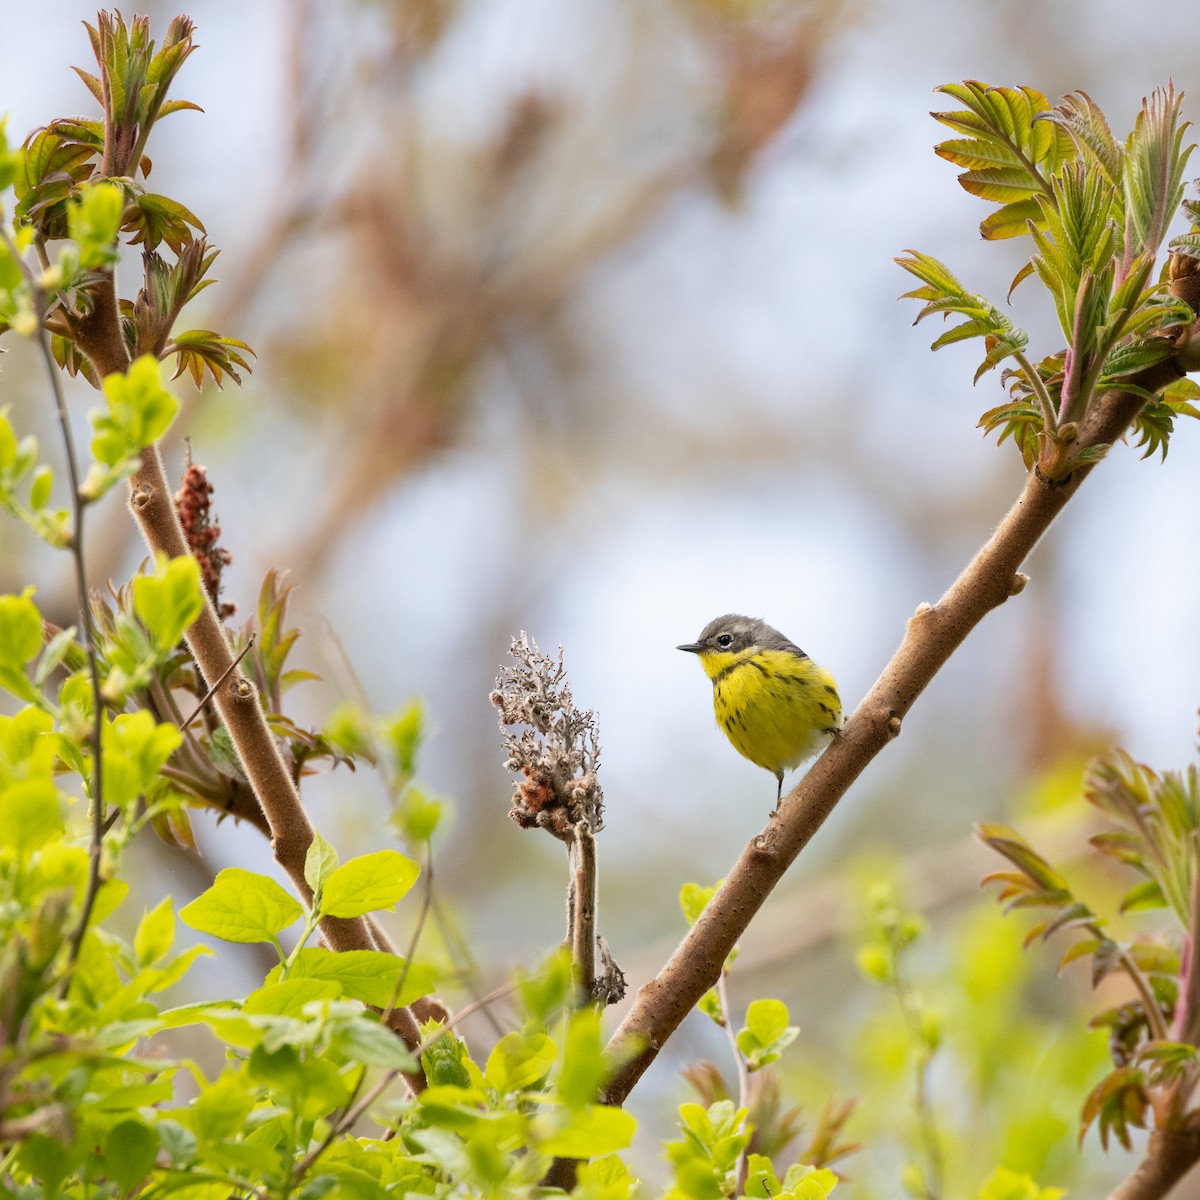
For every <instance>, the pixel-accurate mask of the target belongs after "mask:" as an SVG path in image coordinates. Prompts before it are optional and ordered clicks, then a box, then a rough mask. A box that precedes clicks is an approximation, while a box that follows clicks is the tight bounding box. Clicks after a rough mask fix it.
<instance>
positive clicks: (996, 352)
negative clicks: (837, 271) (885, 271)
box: [895, 250, 1029, 382]
mask: <svg viewBox="0 0 1200 1200" xmlns="http://www.w3.org/2000/svg"><path fill="white" fill-rule="evenodd" d="M895 262H896V264H897V265H898V266H900V267H903V268H904V270H906V271H907V272H909V274H910V275H915V276H916V277H917V278H918V279H919V280H921V282H922V283H923V284H924V285H925V286H924V287H919V288H914V289H913V290H912V291H911V292H905V293H904V296H903V297H902V298H904V299H910V300H924V301H925V302H926V303H925V307H924V308H923V309H921V311H920V312H919V313H918V314H917V321H922V320H924V319H925V318H926V317H928V316H933V315H934V314H936V313H941V314H942V315H943V316H950V315H952V314H957V315H959V316H962V317H964V318H965V320H964V322H963V324H961V325H959V326H956V327H954V328H952V329H949V330H947V331H946V332H945V333H943V334H942V335H941V336H940V337H938V338H937V339H936V340H935V341H934V343H933V347H932V348H933V349H934V350H938V349H940V348H941V347H943V346H946V345H950V344H951V343H953V342H957V341H962V340H963V339H965V338H972V337H982V338H983V339H984V345H985V349H986V351H987V353H986V356H985V357H984V360H983V362H982V363H981V364H980V366H979V368H978V370H977V371H976V372H975V381H976V382H978V381H979V378H980V377H981V376H982V375H983V374H984V373H985V372H987V371H990V370H991V369H992V368H993V367H995V366H996V365H997V364H998V363H1000V362H1003V361H1004V359H1006V358H1008V357H1009V356H1010V355H1014V354H1020V353H1021V352H1022V351H1024V349H1025V346H1026V345H1027V344H1028V342H1029V336H1028V334H1026V333H1025V331H1024V330H1023V329H1018V328H1017V327H1016V326H1015V325H1014V324H1013V323H1012V322H1011V321H1010V320H1009V319H1008V318H1007V317H1006V316H1005V315H1004V314H1003V313H1002V312H1001V311H1000V310H999V309H998V308H996V306H995V305H994V304H992V302H991V301H990V300H988V299H987V298H986V297H984V296H980V295H978V294H976V293H975V292H968V291H966V290H965V289H964V288H963V286H962V284H960V283H959V282H958V280H957V279H956V278H955V277H954V275H953V273H952V272H951V271H950V269H949V268H948V267H946V266H945V264H943V263H940V262H939V261H938V260H937V259H936V258H933V257H931V256H930V255H928V254H921V253H920V252H919V251H916V250H908V251H905V257H902V258H897V259H896V260H895Z"/></svg>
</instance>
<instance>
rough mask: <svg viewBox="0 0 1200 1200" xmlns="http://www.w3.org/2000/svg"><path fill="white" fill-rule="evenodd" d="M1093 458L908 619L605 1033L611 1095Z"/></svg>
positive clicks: (1118, 410) (1098, 424) (1165, 376)
mask: <svg viewBox="0 0 1200 1200" xmlns="http://www.w3.org/2000/svg"><path fill="white" fill-rule="evenodd" d="M1180 374H1181V372H1180V370H1179V368H1178V367H1177V366H1176V365H1175V364H1174V362H1172V361H1170V360H1168V361H1167V362H1164V363H1160V364H1158V365H1157V366H1155V367H1153V368H1150V369H1149V370H1147V371H1145V372H1143V373H1141V374H1140V375H1139V376H1138V377H1137V378H1136V379H1135V380H1134V382H1135V383H1136V385H1137V386H1138V387H1139V388H1144V389H1145V390H1146V391H1150V392H1153V391H1156V390H1158V389H1159V388H1161V387H1163V386H1165V385H1166V384H1167V383H1168V382H1170V381H1171V380H1173V379H1176V378H1178V377H1179V376H1180ZM1144 402H1145V401H1144V399H1143V397H1142V396H1140V395H1138V394H1136V393H1134V392H1128V391H1112V392H1107V393H1104V394H1103V395H1101V396H1098V397H1097V398H1096V401H1095V403H1094V406H1093V408H1092V409H1091V410H1090V411H1089V413H1088V415H1087V417H1086V418H1085V419H1084V421H1083V422H1081V425H1080V431H1079V437H1078V440H1077V443H1076V445H1077V446H1078V447H1080V448H1086V447H1092V446H1100V445H1108V444H1111V443H1113V442H1115V441H1117V440H1118V439H1119V438H1120V437H1121V436H1122V435H1123V434H1124V432H1125V430H1126V429H1127V428H1128V426H1129V423H1130V421H1132V420H1133V418H1134V417H1135V416H1136V415H1137V413H1138V411H1139V410H1140V409H1141V407H1142V405H1143V404H1144ZM1090 471H1091V467H1090V466H1088V465H1083V466H1080V467H1078V468H1077V469H1076V470H1075V471H1074V473H1073V474H1071V475H1070V476H1068V477H1067V478H1066V479H1064V480H1061V481H1055V482H1048V481H1046V480H1044V479H1042V478H1041V477H1040V476H1039V475H1038V474H1037V473H1036V472H1035V473H1033V474H1031V475H1030V476H1029V478H1028V480H1027V481H1026V484H1025V488H1024V490H1023V491H1022V493H1021V495H1020V497H1019V498H1018V500H1017V502H1016V503H1015V504H1014V505H1013V507H1012V508H1011V509H1010V510H1009V512H1008V514H1007V515H1006V516H1005V517H1004V519H1003V520H1002V521H1001V522H1000V524H999V526H998V527H997V528H996V531H995V532H994V533H993V534H992V536H991V537H990V538H989V539H988V541H987V542H986V543H985V544H984V546H983V547H982V549H980V551H979V552H978V553H977V554H976V555H975V557H974V559H973V560H972V561H971V562H970V563H969V564H968V566H967V567H966V569H965V570H964V571H963V572H962V574H961V575H960V576H959V577H958V579H957V580H955V582H954V583H953V584H952V585H951V587H950V589H949V590H948V591H947V592H946V594H945V595H944V596H943V597H942V598H941V600H939V601H938V603H937V604H936V605H932V606H929V605H923V606H922V607H921V608H920V609H919V610H918V611H917V613H916V615H915V616H914V617H913V618H912V619H911V620H910V621H909V623H908V630H907V633H906V635H905V637H904V640H903V642H902V643H901V644H900V647H899V649H898V650H897V651H896V653H895V655H894V656H893V657H892V660H891V662H889V663H888V665H887V666H886V667H885V668H884V670H883V673H882V674H881V675H880V677H879V679H878V680H877V681H876V683H875V685H874V687H872V689H871V691H870V692H869V693H868V694H867V696H866V698H865V699H864V700H863V701H862V703H861V704H860V705H859V706H858V709H857V710H856V711H855V713H854V715H853V716H852V717H851V718H850V721H849V723H848V724H847V725H846V727H845V729H844V730H843V731H842V733H841V735H840V736H839V737H838V738H836V739H835V740H834V742H833V743H832V744H831V745H830V746H829V748H828V749H827V750H826V751H825V753H824V754H822V755H821V757H820V758H819V759H817V761H816V762H815V763H814V764H813V766H812V769H811V770H810V771H809V772H808V774H807V775H805V776H804V778H803V779H802V780H801V781H800V782H799V783H798V784H797V786H796V787H795V788H793V789H792V791H791V793H790V794H789V795H788V796H786V797H785V798H784V802H783V805H782V807H781V809H780V811H779V815H778V817H777V818H776V819H775V820H773V821H772V822H771V824H770V825H769V826H768V827H767V828H766V829H765V830H764V831H763V832H762V833H761V834H760V835H759V836H758V837H757V838H755V839H754V840H753V841H752V842H751V843H750V845H749V846H747V847H746V849H745V851H744V852H743V853H742V856H741V858H740V859H739V860H738V862H737V864H736V865H735V866H734V868H733V869H732V871H730V873H729V875H728V876H727V878H726V880H725V883H724V884H723V885H722V887H721V889H720V891H718V893H717V894H716V896H715V897H714V898H713V899H712V901H711V902H710V903H709V905H708V907H707V908H706V909H705V911H704V913H703V915H702V916H701V917H700V919H699V920H698V921H697V922H696V924H695V925H693V926H692V928H691V930H690V931H689V932H688V934H687V936H686V937H685V938H684V940H683V941H682V942H681V943H680V945H679V946H678V948H677V949H676V950H675V953H674V954H673V955H672V956H671V959H670V960H669V961H668V963H667V964H666V966H665V967H663V969H662V970H661V971H660V972H659V974H658V976H657V977H656V978H655V979H653V980H651V981H650V982H649V983H648V984H646V985H645V986H644V987H643V988H642V989H641V991H640V992H639V994H638V997H637V999H636V1000H635V1002H634V1004H633V1007H632V1008H631V1009H630V1011H629V1013H628V1014H627V1015H626V1017H625V1020H624V1021H622V1023H621V1025H620V1027H619V1028H618V1029H617V1031H616V1033H615V1034H614V1035H613V1037H612V1040H611V1041H610V1043H609V1052H610V1053H611V1054H612V1055H613V1057H614V1058H615V1059H616V1060H617V1061H619V1062H621V1063H622V1065H621V1066H620V1067H619V1068H618V1069H617V1071H616V1073H615V1075H614V1076H613V1078H612V1080H611V1081H610V1082H609V1085H608V1087H607V1088H606V1089H605V1091H604V1096H603V1098H604V1100H605V1101H606V1102H607V1103H610V1104H620V1103H621V1102H622V1101H623V1100H624V1099H625V1097H626V1096H628V1095H629V1093H630V1091H631V1090H632V1089H633V1087H634V1085H635V1084H636V1083H637V1081H638V1080H639V1079H640V1078H641V1076H642V1075H643V1073H644V1072H645V1071H646V1069H647V1068H648V1067H649V1066H650V1064H651V1063H652V1062H653V1061H654V1059H655V1057H656V1056H657V1054H658V1052H659V1050H660V1049H661V1048H662V1047H663V1045H664V1044H665V1043H666V1041H667V1039H668V1038H669V1037H670V1036H671V1034H672V1033H673V1032H674V1031H675V1029H676V1028H677V1027H678V1026H679V1024H680V1022H682V1021H683V1019H684V1017H686V1016H687V1014H688V1013H689V1012H691V1010H692V1008H693V1007H694V1006H695V1005H696V1003H697V1001H699V999H700V997H701V996H703V995H704V993H705V992H706V991H707V990H708V989H709V988H710V987H713V986H714V985H715V984H716V982H717V980H718V979H719V978H720V973H721V968H722V965H723V964H724V962H725V959H726V957H727V956H728V954H729V952H730V951H731V950H732V949H733V946H734V943H735V942H736V941H737V939H738V938H739V937H740V936H741V934H742V932H743V931H744V930H745V928H746V926H747V925H748V924H749V923H750V921H751V920H752V919H753V917H754V915H755V914H756V913H757V912H758V910H759V909H760V908H761V907H762V905H763V903H764V902H765V900H766V898H767V896H768V895H770V893H771V891H772V889H773V888H774V887H775V885H776V884H777V883H778V882H779V880H780V879H781V878H782V876H783V874H784V872H785V871H786V870H787V868H788V867H789V866H791V864H792V862H793V861H794V860H795V858H796V856H797V855H798V854H799V853H800V852H801V850H803V849H804V847H805V846H806V845H808V843H809V841H810V840H811V839H812V837H813V835H814V834H815V833H816V832H817V830H818V829H820V827H821V825H822V824H823V823H824V821H825V818H826V817H828V816H829V814H830V813H831V812H832V811H833V809H834V806H835V805H836V804H837V802H838V801H839V800H840V799H841V797H842V796H843V795H845V793H846V791H847V789H848V788H849V787H850V785H851V784H852V783H853V782H854V781H855V779H857V778H858V776H859V775H860V774H861V773H862V772H863V770H864V769H865V768H866V767H867V765H868V764H869V763H870V762H871V761H872V760H873V759H874V758H875V756H876V755H877V754H878V753H879V752H880V751H881V750H882V749H883V748H884V746H886V745H887V744H888V742H890V741H891V740H892V738H894V737H895V736H896V735H897V734H898V733H899V732H900V727H901V723H902V721H903V718H904V717H905V716H906V715H907V713H908V711H909V709H910V708H911V707H912V706H913V704H914V703H915V702H916V699H917V697H918V696H920V694H921V692H922V691H924V690H925V688H926V686H927V685H928V684H929V682H930V681H931V680H932V679H933V677H934V676H935V675H936V674H937V672H938V671H939V670H940V669H941V667H942V666H943V665H944V664H945V662H946V661H947V660H948V659H949V658H950V656H951V654H953V653H954V651H955V650H956V649H957V648H958V647H959V646H960V645H961V644H962V642H963V640H964V639H965V638H966V637H967V635H968V634H969V633H970V632H971V630H972V629H974V628H975V626H976V625H978V624H979V622H980V621H982V620H983V618H984V617H985V616H986V615H987V614H988V613H989V612H991V611H992V610H993V609H994V608H997V607H999V605H1001V604H1003V603H1004V602H1005V600H1007V599H1008V598H1009V596H1010V595H1014V594H1016V592H1018V591H1019V590H1020V589H1021V587H1022V586H1023V582H1024V579H1023V577H1021V576H1019V575H1018V568H1019V567H1020V566H1021V564H1022V563H1023V562H1024V561H1025V559H1026V557H1027V556H1028V555H1029V553H1030V551H1031V550H1032V549H1033V547H1034V546H1035V545H1036V544H1037V541H1038V539H1039V538H1040V537H1041V536H1042V534H1044V533H1045V532H1046V530H1047V529H1048V528H1049V527H1050V524H1051V522H1052V521H1053V520H1054V518H1055V517H1056V516H1057V515H1058V514H1059V513H1060V512H1061V511H1062V509H1063V508H1064V507H1065V506H1066V504H1067V502H1068V501H1069V500H1070V499H1071V497H1072V496H1073V495H1074V494H1075V492H1076V491H1077V490H1078V488H1079V485H1080V484H1081V483H1082V482H1083V480H1084V479H1085V478H1086V477H1087V475H1088V474H1089V473H1090Z"/></svg>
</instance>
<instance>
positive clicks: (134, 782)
mask: <svg viewBox="0 0 1200 1200" xmlns="http://www.w3.org/2000/svg"><path fill="white" fill-rule="evenodd" d="M182 742H183V734H182V733H180V731H179V730H178V729H176V728H175V726H174V725H167V724H165V723H164V724H162V725H159V724H156V723H155V720H154V718H153V717H152V716H151V715H150V713H148V712H147V711H146V710H145V709H142V710H140V711H139V712H136V713H121V714H120V715H119V716H117V717H114V718H113V720H112V723H111V724H109V725H106V726H105V727H104V731H103V746H104V754H105V761H104V783H105V799H106V800H107V801H108V802H109V803H111V804H115V805H117V806H118V807H120V808H122V809H124V808H128V807H129V806H130V805H131V804H134V803H136V801H137V800H138V799H139V798H140V797H142V796H143V795H145V794H146V793H147V792H149V791H150V790H151V789H152V788H153V787H154V785H155V784H156V782H157V781H158V777H159V772H160V771H161V770H162V769H163V767H164V766H165V765H166V763H167V760H168V759H169V758H170V757H171V755H172V754H173V753H174V752H175V751H176V750H177V749H178V748H179V746H180V745H181V744H182Z"/></svg>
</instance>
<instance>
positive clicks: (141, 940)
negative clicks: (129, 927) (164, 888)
mask: <svg viewBox="0 0 1200 1200" xmlns="http://www.w3.org/2000/svg"><path fill="white" fill-rule="evenodd" d="M174 941H175V908H174V906H173V904H172V903H171V897H170V896H167V897H166V899H165V900H163V901H162V902H161V903H160V904H157V905H155V907H154V908H152V909H151V910H150V911H149V912H148V913H146V915H145V916H144V917H142V919H141V922H140V923H139V924H138V928H137V933H135V934H134V936H133V952H134V954H136V955H137V960H138V962H139V963H140V964H141V965H142V966H143V967H148V966H151V965H152V964H154V963H156V962H160V961H161V960H162V959H164V958H166V956H167V952H168V951H169V950H170V949H171V946H172V944H173V943H174Z"/></svg>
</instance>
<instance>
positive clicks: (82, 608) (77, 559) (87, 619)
mask: <svg viewBox="0 0 1200 1200" xmlns="http://www.w3.org/2000/svg"><path fill="white" fill-rule="evenodd" d="M0 239H3V243H4V248H5V250H6V251H7V252H8V255H9V257H10V258H11V259H12V261H13V262H14V263H16V264H17V267H18V268H19V269H20V271H21V273H22V275H24V277H25V279H26V280H27V281H28V283H29V287H30V291H31V294H32V303H33V309H34V312H36V313H37V314H38V330H37V344H38V350H39V351H40V353H41V357H42V362H43V363H44V365H45V367H46V374H47V375H48V376H49V379H50V389H51V391H52V392H53V394H54V411H55V417H56V419H57V421H58V431H59V434H60V435H61V436H62V443H63V453H64V454H65V456H66V460H67V479H68V481H69V483H70V485H71V519H72V530H71V542H70V550H71V559H72V562H73V564H74V568H75V586H76V590H77V592H78V599H79V621H80V627H81V629H82V632H83V649H84V653H85V654H86V655H87V663H88V674H89V676H90V677H91V681H92V728H91V732H90V737H89V740H90V742H91V746H92V780H91V788H90V789H89V791H90V796H89V799H90V800H91V815H92V840H91V844H90V846H89V847H88V881H87V889H86V890H85V892H84V896H83V904H82V906H81V907H80V910H79V921H78V923H77V924H76V926H75V928H74V930H73V931H72V933H71V941H70V949H69V951H68V953H67V965H66V971H65V972H64V975H63V979H62V982H61V983H60V984H59V997H60V998H62V997H63V996H65V995H66V992H67V988H68V987H69V986H70V982H69V976H70V969H71V967H72V966H73V965H74V964H75V961H76V959H78V957H79V952H80V950H81V949H82V947H83V938H84V935H85V934H86V933H87V927H88V922H89V921H90V920H91V917H92V909H93V907H94V906H95V903H96V896H97V894H98V893H99V891H100V867H101V855H102V853H103V849H104V830H105V821H104V747H103V738H102V730H103V715H104V698H103V697H102V696H101V694H100V672H99V669H98V668H97V665H96V638H95V628H94V626H93V624H92V606H91V604H90V602H89V600H88V588H87V570H86V567H85V564H84V558H83V514H84V509H85V508H86V504H85V503H84V499H83V496H82V495H81V494H80V491H79V485H80V479H79V463H78V461H77V460H76V458H75V443H74V441H73V439H72V437H71V418H70V414H69V413H68V412H67V402H66V398H65V397H64V396H63V390H62V379H61V377H60V376H59V373H58V364H57V363H56V362H55V361H54V352H53V350H51V348H50V339H49V337H48V336H47V334H46V330H45V329H44V328H43V327H42V324H41V311H42V306H43V301H44V300H45V293H44V292H43V291H42V288H41V286H40V285H39V284H38V281H37V277H36V276H35V275H34V273H33V271H32V270H31V269H30V267H29V265H28V263H26V262H25V260H24V258H23V257H22V256H21V254H20V253H19V252H18V250H17V247H16V245H15V244H14V243H13V240H12V238H11V237H9V235H8V231H7V230H2V229H0ZM43 253H44V251H43Z"/></svg>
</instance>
